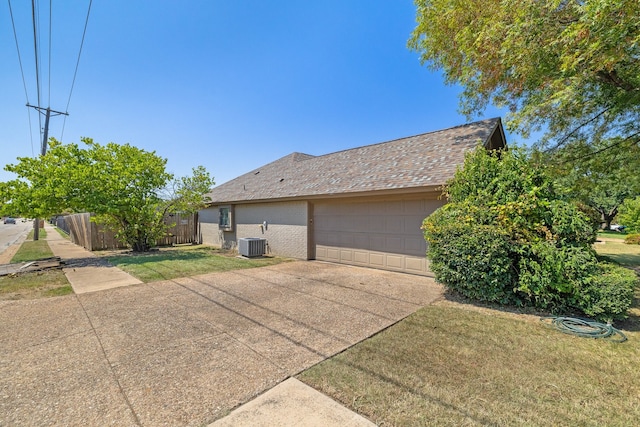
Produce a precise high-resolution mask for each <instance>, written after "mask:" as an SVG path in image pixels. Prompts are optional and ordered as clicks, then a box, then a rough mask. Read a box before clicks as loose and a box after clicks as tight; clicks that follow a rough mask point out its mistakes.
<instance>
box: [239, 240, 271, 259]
mask: <svg viewBox="0 0 640 427" xmlns="http://www.w3.org/2000/svg"><path fill="white" fill-rule="evenodd" d="M266 248H267V239H262V238H259V237H244V238H242V239H238V252H239V253H240V255H242V256H246V257H256V256H262V255H264V254H265V252H266Z"/></svg>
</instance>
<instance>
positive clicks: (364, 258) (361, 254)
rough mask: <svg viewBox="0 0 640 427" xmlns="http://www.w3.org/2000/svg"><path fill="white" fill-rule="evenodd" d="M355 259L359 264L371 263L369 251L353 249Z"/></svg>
mask: <svg viewBox="0 0 640 427" xmlns="http://www.w3.org/2000/svg"><path fill="white" fill-rule="evenodd" d="M353 261H354V262H356V263H358V264H365V265H367V264H369V252H368V251H359V250H354V251H353Z"/></svg>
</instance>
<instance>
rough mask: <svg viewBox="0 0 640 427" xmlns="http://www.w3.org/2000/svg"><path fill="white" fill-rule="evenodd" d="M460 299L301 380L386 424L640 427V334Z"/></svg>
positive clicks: (421, 315) (365, 343) (427, 311)
mask: <svg viewBox="0 0 640 427" xmlns="http://www.w3.org/2000/svg"><path fill="white" fill-rule="evenodd" d="M471 307H472V308H471V309H470V307H469V306H467V305H465V304H459V303H453V302H448V301H445V302H441V303H438V304H436V305H433V306H429V307H425V308H423V309H421V310H419V311H418V312H417V313H415V314H413V315H411V316H409V317H408V318H407V319H405V320H404V321H402V322H400V323H398V324H396V325H394V326H392V327H391V328H389V329H387V330H385V331H383V332H382V333H380V334H378V335H376V336H374V337H373V338H371V339H369V340H366V341H363V342H361V343H360V344H358V345H356V346H354V347H353V348H351V349H349V350H347V351H345V352H344V353H342V354H340V355H338V356H336V357H334V358H332V359H330V360H327V361H325V362H323V363H321V364H319V365H317V366H315V367H313V368H311V369H310V370H308V371H306V372H304V373H302V374H301V375H300V376H299V378H300V379H301V380H302V381H304V382H306V383H307V384H309V385H311V386H313V387H315V388H317V389H318V390H321V391H322V392H324V393H326V394H328V395H329V396H331V397H333V398H334V399H336V400H338V401H340V402H342V403H343V404H345V405H346V406H348V407H350V408H351V409H353V410H355V411H356V412H359V413H360V414H363V415H364V416H366V417H368V418H369V419H371V420H372V421H373V422H375V423H376V424H378V425H382V426H417V425H450V426H461V425H504V426H510V425H545V426H546V425H556V426H558V425H563V426H569V425H585V426H589V425H593V426H596V425H635V424H636V421H637V420H638V419H640V370H638V369H637V361H638V360H640V358H639V357H640V343H639V342H638V341H639V338H640V334H639V333H638V332H636V331H625V334H627V336H628V337H629V341H628V342H626V343H623V344H615V343H611V342H607V341H602V340H593V339H585V338H577V337H573V336H569V335H564V334H562V333H560V332H557V331H555V330H553V329H550V328H549V327H547V326H545V325H544V324H543V323H542V322H540V321H539V320H537V318H536V317H533V316H522V315H516V314H512V313H505V312H501V311H498V310H492V309H490V308H477V307H474V306H471Z"/></svg>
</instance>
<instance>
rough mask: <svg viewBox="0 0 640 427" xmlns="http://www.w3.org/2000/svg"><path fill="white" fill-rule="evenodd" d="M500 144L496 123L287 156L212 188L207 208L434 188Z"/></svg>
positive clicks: (502, 142)
mask: <svg viewBox="0 0 640 427" xmlns="http://www.w3.org/2000/svg"><path fill="white" fill-rule="evenodd" d="M480 144H482V145H484V146H485V147H486V148H491V149H494V148H500V147H503V146H505V145H506V142H505V138H504V131H503V129H502V124H501V121H500V118H494V119H487V120H482V121H478V122H474V123H469V124H466V125H462V126H456V127H452V128H449V129H444V130H440V131H435V132H429V133H425V134H421V135H416V136H411V137H408V138H402V139H396V140H393V141H389V142H383V143H378V144H373V145H367V146H364V147H358V148H352V149H349V150H344V151H338V152H336V153H331V154H325V155H322V156H312V155H309V154H303V153H291V154H289V155H288V156H285V157H282V158H280V159H278V160H276V161H274V162H271V163H269V164H266V165H264V166H262V167H259V168H257V169H255V170H253V171H251V172H248V173H246V174H244V175H241V176H239V177H238V178H235V179H232V180H231V181H228V182H226V183H224V184H222V185H220V186H218V187H215V188H214V189H213V190H212V191H211V193H209V194H208V196H209V197H210V198H211V203H212V204H222V203H238V202H248V201H260V200H275V199H295V198H305V197H320V196H334V195H338V194H342V195H349V194H351V193H352V194H353V195H355V193H362V192H376V191H384V190H396V189H406V190H408V189H412V190H416V189H417V190H419V189H427V188H429V187H431V188H433V187H438V186H441V185H442V184H444V183H445V182H446V181H447V180H449V179H450V178H452V177H453V175H454V173H455V171H456V167H457V166H459V165H461V164H462V163H463V161H464V154H465V152H467V151H469V150H472V149H474V148H475V147H477V146H478V145H480Z"/></svg>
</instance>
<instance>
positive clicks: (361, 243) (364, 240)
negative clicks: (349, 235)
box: [353, 233, 371, 249]
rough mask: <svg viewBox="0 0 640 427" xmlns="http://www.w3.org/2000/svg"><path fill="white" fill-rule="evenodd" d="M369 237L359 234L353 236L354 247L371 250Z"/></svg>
mask: <svg viewBox="0 0 640 427" xmlns="http://www.w3.org/2000/svg"><path fill="white" fill-rule="evenodd" d="M369 240H370V239H369V235H368V234H364V233H359V234H356V235H355V236H353V247H354V248H361V249H371V244H370V243H369Z"/></svg>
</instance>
